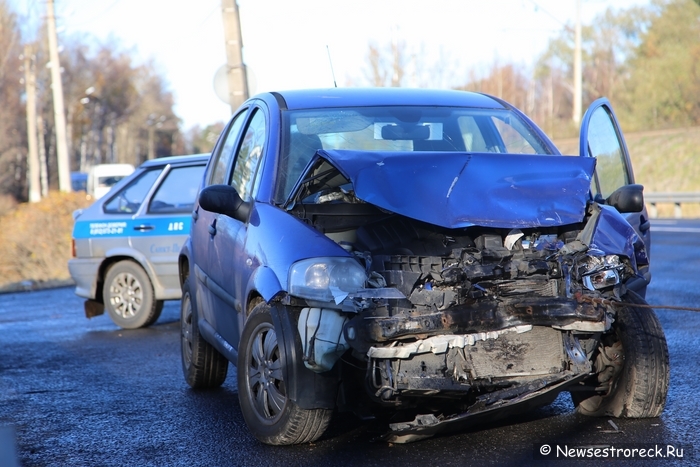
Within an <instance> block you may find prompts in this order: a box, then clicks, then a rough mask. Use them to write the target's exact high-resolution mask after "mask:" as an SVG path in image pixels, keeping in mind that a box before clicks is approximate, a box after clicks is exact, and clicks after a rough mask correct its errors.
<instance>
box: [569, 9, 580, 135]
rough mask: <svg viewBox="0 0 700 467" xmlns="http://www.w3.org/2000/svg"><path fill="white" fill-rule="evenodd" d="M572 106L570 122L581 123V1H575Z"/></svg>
mask: <svg viewBox="0 0 700 467" xmlns="http://www.w3.org/2000/svg"><path fill="white" fill-rule="evenodd" d="M574 35H575V38H574V105H573V108H574V110H573V115H572V120H573V121H574V124H576V125H578V124H579V123H581V107H582V101H583V77H582V71H581V0H576V30H575V32H574Z"/></svg>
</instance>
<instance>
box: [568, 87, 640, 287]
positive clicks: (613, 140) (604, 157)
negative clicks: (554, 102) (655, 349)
mask: <svg viewBox="0 0 700 467" xmlns="http://www.w3.org/2000/svg"><path fill="white" fill-rule="evenodd" d="M579 151H580V152H579V153H580V155H581V156H587V157H595V158H596V169H595V174H594V180H593V183H591V191H592V194H593V196H594V198H595V199H598V200H605V199H607V198H608V197H609V196H610V195H611V194H612V193H613V192H614V191H615V190H617V189H618V188H620V187H622V186H624V185H629V184H633V183H634V173H633V171H632V163H631V161H630V156H629V152H628V150H627V145H626V144H625V139H624V137H623V135H622V130H620V125H619V124H618V121H617V117H616V116H615V113H614V112H613V109H612V106H611V105H610V102H609V101H608V100H607V99H605V98H601V99H598V100H596V101H595V102H593V103H592V104H591V106H590V107H589V108H588V110H587V111H586V114H585V115H584V117H583V120H582V123H581V135H580V141H579ZM623 215H624V216H625V218H626V219H627V222H629V223H630V225H631V226H632V227H634V229H635V230H636V231H637V234H639V236H640V237H641V238H642V240H643V241H644V244H645V246H646V250H647V255H649V254H650V251H651V233H650V229H649V227H650V223H649V216H648V214H647V210H646V208H644V209H643V210H642V211H641V212H632V213H624V214H623ZM639 272H640V274H642V275H643V276H644V279H645V280H644V282H645V283H644V284H640V285H637V286H635V287H634V288H635V289H637V290H638V291H639V292H641V293H643V292H644V287H646V284H648V283H649V281H650V280H651V275H650V273H649V267H648V266H641V267H640V268H639Z"/></svg>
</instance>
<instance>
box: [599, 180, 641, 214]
mask: <svg viewBox="0 0 700 467" xmlns="http://www.w3.org/2000/svg"><path fill="white" fill-rule="evenodd" d="M643 191H644V186H642V185H625V186H621V187H620V188H618V189H617V190H615V191H614V192H613V193H612V194H611V195H610V196H609V197H608V199H606V200H605V204H607V205H609V206H612V207H614V208H615V209H617V210H618V211H619V212H621V213H626V212H641V211H642V209H644V194H643Z"/></svg>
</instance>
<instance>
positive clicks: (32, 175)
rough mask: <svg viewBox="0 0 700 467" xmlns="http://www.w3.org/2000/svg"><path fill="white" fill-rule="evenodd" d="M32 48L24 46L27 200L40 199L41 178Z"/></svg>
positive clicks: (27, 45) (35, 201) (33, 201)
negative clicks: (27, 172)
mask: <svg viewBox="0 0 700 467" xmlns="http://www.w3.org/2000/svg"><path fill="white" fill-rule="evenodd" d="M34 59H35V56H34V50H33V47H32V46H31V45H29V44H26V45H25V46H24V84H25V86H26V91H27V141H28V143H29V154H28V156H27V166H28V168H29V202H30V203H37V202H39V201H41V186H40V183H41V180H40V179H39V148H38V144H37V140H36V136H37V135H36V69H35V67H34Z"/></svg>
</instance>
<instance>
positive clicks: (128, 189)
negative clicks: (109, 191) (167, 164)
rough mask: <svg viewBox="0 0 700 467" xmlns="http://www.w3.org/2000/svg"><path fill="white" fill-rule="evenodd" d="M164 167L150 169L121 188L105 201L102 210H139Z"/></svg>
mask: <svg viewBox="0 0 700 467" xmlns="http://www.w3.org/2000/svg"><path fill="white" fill-rule="evenodd" d="M162 171H163V169H154V170H149V171H146V172H144V173H142V174H141V175H139V176H138V178H136V179H135V180H134V181H132V182H131V183H129V184H128V185H127V186H125V187H124V188H122V189H121V190H119V191H118V192H117V193H116V194H115V195H114V196H112V198H111V199H110V200H109V201H107V203H105V205H104V206H103V207H102V210H103V211H104V212H105V213H107V214H129V213H134V212H136V211H138V209H139V207H140V206H141V203H143V200H144V198H146V195H147V194H148V192H149V190H150V189H151V187H152V186H153V183H155V181H156V179H157V178H158V176H159V175H160V173H161V172H162Z"/></svg>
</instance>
